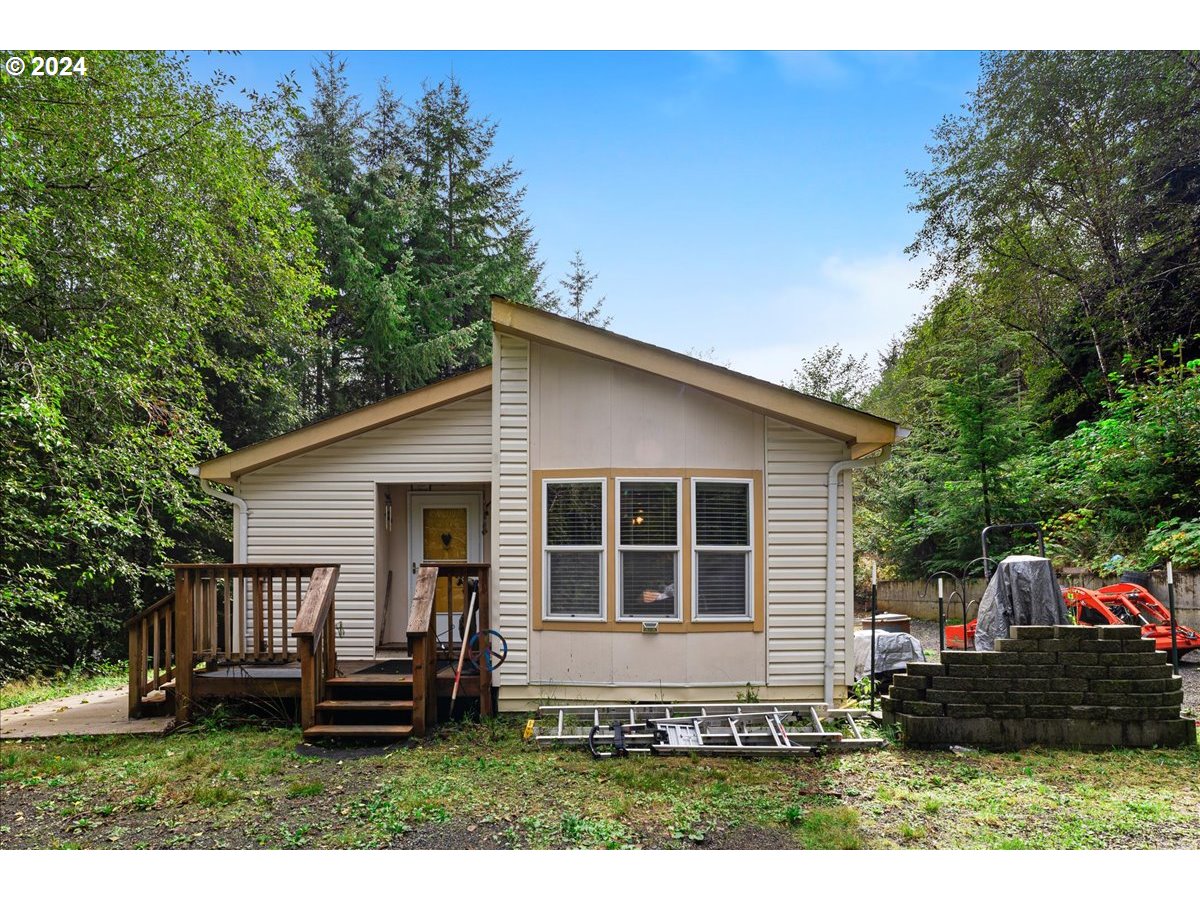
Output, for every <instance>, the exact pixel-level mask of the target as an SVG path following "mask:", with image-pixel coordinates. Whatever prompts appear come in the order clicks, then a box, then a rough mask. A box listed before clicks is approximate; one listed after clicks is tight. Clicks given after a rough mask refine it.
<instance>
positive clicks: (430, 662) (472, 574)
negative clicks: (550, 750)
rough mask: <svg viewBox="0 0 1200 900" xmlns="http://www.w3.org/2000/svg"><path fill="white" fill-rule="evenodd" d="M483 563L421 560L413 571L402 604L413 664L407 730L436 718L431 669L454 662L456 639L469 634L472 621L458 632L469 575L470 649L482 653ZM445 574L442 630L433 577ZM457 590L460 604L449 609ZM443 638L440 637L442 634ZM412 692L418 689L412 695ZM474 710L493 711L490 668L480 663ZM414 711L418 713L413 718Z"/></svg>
mask: <svg viewBox="0 0 1200 900" xmlns="http://www.w3.org/2000/svg"><path fill="white" fill-rule="evenodd" d="M488 573H489V567H488V564H487V563H448V562H437V563H433V562H426V563H424V564H423V565H422V566H421V568H420V569H419V570H418V573H417V586H416V590H415V591H414V592H413V599H412V602H411V604H410V605H409V609H408V652H409V655H410V656H411V657H412V661H413V663H412V665H413V731H414V732H416V733H417V734H421V733H423V729H425V728H432V727H433V726H434V725H435V724H437V671H438V669H439V667H440V666H442V665H444V664H445V663H447V662H448V663H450V664H451V665H457V663H458V658H459V655H460V650H461V649H462V642H463V641H464V640H470V638H471V634H472V632H473V629H474V626H473V625H471V626H468V627H467V628H466V629H465V630H464V633H463V634H462V635H459V628H460V625H461V621H462V618H463V617H464V616H465V615H466V611H467V608H468V607H469V606H470V596H471V592H470V589H469V587H468V585H469V583H470V581H471V580H477V581H478V585H479V590H478V593H477V594H476V596H475V611H476V614H477V615H478V617H479V619H478V622H479V625H478V631H479V638H478V640H477V641H476V647H475V648H474V649H476V651H477V652H478V655H479V658H480V659H481V660H483V659H486V658H487V656H486V651H487V649H488V635H487V630H488V629H489V628H490V627H491V625H490V624H489V623H490V617H491V603H490V601H489V592H488V587H489V582H490V578H489V574H488ZM441 579H445V580H446V592H445V597H446V609H445V615H446V619H447V622H448V624H449V627H448V633H447V634H445V635H443V634H440V633H439V632H438V628H437V620H438V615H439V614H440V613H441V612H442V611H441V610H439V609H438V608H437V601H436V598H437V582H438V581H439V580H441ZM456 589H457V590H461V591H462V596H463V601H462V610H461V611H455V609H454V593H455V591H456ZM443 637H444V638H445V640H442V638H443ZM418 692H421V694H420V698H421V699H418V696H419V695H418ZM479 711H480V713H481V714H482V715H485V716H490V715H492V714H494V713H495V704H493V702H492V673H491V671H490V670H489V669H488V668H487V666H486V665H480V666H479ZM418 715H420V716H421V720H420V724H418Z"/></svg>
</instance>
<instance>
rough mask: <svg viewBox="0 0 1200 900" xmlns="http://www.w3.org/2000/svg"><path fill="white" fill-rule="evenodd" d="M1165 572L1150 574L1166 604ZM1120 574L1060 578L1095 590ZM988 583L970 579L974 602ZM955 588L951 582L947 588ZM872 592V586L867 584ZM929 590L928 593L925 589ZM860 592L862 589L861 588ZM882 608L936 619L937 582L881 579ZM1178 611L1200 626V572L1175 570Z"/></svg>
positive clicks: (949, 611)
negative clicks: (1107, 576) (927, 584)
mask: <svg viewBox="0 0 1200 900" xmlns="http://www.w3.org/2000/svg"><path fill="white" fill-rule="evenodd" d="M1164 579H1165V576H1164V575H1163V574H1162V573H1161V572H1153V573H1151V576H1150V593H1152V594H1154V596H1155V597H1157V598H1158V599H1159V600H1161V601H1162V602H1163V604H1164V605H1165V604H1166V602H1167V583H1166V581H1165V580H1164ZM1117 580H1118V579H1117V578H1116V577H1113V578H1098V577H1096V576H1095V575H1084V576H1082V577H1073V578H1071V579H1069V580H1067V579H1060V580H1059V583H1060V584H1061V585H1062V586H1063V587H1067V586H1069V585H1076V586H1078V587H1085V588H1089V589H1091V590H1095V589H1096V588H1101V587H1104V585H1106V584H1116V583H1117ZM986 586H987V585H986V584H985V583H984V580H983V579H982V578H972V579H970V580H969V581H968V582H967V596H968V598H969V599H970V600H971V601H972V602H973V603H974V602H975V601H977V600H978V599H979V598H980V597H982V596H983V589H984V588H985V587H986ZM950 590H951V585H950V584H949V582H947V583H946V591H947V592H949V591H950ZM867 591H868V594H867V596H869V591H870V587H869V586H868V588H867ZM922 591H925V592H926V593H925V596H924V597H922V596H921V593H922ZM859 594H860V596H861V595H862V590H861V589H860V590H859ZM879 609H880V611H881V612H894V613H903V614H904V615H906V616H912V617H913V618H914V619H924V620H926V621H928V622H936V621H937V617H938V603H937V584H936V583H935V584H933V585H931V586H930V587H929V588H928V589H927V588H926V587H925V582H924V581H881V582H880V583H879ZM975 610H976V606H972V607H971V610H970V615H971V618H975ZM1175 613H1176V615H1178V616H1179V624H1180V625H1186V626H1188V627H1189V628H1197V629H1200V572H1176V573H1175ZM946 618H948V619H961V618H962V606H960V605H958V604H957V603H949V602H947V603H946Z"/></svg>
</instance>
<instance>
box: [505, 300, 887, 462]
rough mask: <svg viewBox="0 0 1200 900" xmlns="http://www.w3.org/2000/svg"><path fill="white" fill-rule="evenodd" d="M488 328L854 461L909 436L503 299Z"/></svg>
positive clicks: (846, 410) (866, 417) (860, 415)
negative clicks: (684, 391) (608, 365)
mask: <svg viewBox="0 0 1200 900" xmlns="http://www.w3.org/2000/svg"><path fill="white" fill-rule="evenodd" d="M492 327H493V328H494V329H495V330H496V331H499V332H501V333H504V334H511V335H515V336H517V337H523V338H526V339H528V340H532V341H537V342H538V343H541V344H550V345H552V346H555V347H561V348H563V349H566V350H571V351H574V352H577V353H586V354H587V355H589V356H594V357H597V358H599V359H604V360H608V361H610V362H615V363H620V364H621V365H624V366H629V367H630V368H633V369H639V370H641V371H643V372H649V373H651V374H653V375H659V376H661V377H663V378H670V379H671V380H673V381H679V382H682V383H683V384H687V385H690V386H692V387H694V388H697V389H698V390H702V391H705V392H706V393H709V394H712V395H714V396H716V397H720V398H721V399H723V400H728V401H730V402H733V403H737V404H739V405H741V406H745V407H748V408H750V409H753V410H755V411H756V412H760V413H762V414H764V415H767V416H770V417H772V418H774V419H779V420H781V421H784V422H787V423H789V424H792V425H797V426H799V427H801V428H806V429H808V430H810V431H815V432H817V433H819V434H823V435H826V436H828V437H831V438H836V439H837V440H840V441H845V442H846V443H847V444H849V445H850V453H851V456H852V457H853V458H855V459H857V458H859V457H861V456H865V455H866V454H868V453H871V452H873V451H875V450H878V449H879V448H880V447H884V446H886V445H888V444H893V443H895V442H896V441H898V440H902V439H903V438H904V437H905V436H906V435H907V433H908V432H907V431H905V430H904V429H902V428H900V427H899V426H898V425H897V424H896V423H895V422H892V421H890V420H888V419H884V418H881V417H879V416H873V415H871V414H870V413H865V412H862V411H861V410H857V409H852V408H850V407H848V406H841V405H840V404H837V403H831V402H830V401H828V400H822V399H820V398H819V397H813V396H810V395H808V394H801V393H799V392H798V391H793V390H791V389H789V388H785V387H782V386H780V385H778V384H773V383H772V382H769V381H763V380H762V379H759V378H754V377H752V376H750V375H743V374H741V373H740V372H734V371H733V370H731V369H727V368H725V367H723V366H717V365H713V364H712V363H708V362H704V361H703V360H699V359H696V358H695V357H691V356H686V355H685V354H682V353H676V352H675V351H673V350H666V349H664V348H662V347H656V346H655V345H653V344H647V343H645V342H643V341H637V340H634V339H633V338H628V337H623V336H622V335H619V334H614V333H613V332H611V331H605V330H604V329H603V328H597V327H595V326H593V325H585V324H583V323H582V322H577V321H575V320H574V319H570V318H566V317H564V316H557V315H554V314H553V313H548V312H544V311H542V310H539V309H534V308H533V307H530V306H522V305H519V304H516V303H511V302H509V301H508V300H505V299H504V298H503V297H497V296H493V297H492Z"/></svg>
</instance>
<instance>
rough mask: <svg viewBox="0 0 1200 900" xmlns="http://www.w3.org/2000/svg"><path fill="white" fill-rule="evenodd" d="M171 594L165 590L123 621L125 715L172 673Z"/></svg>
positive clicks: (137, 711) (132, 714)
mask: <svg viewBox="0 0 1200 900" xmlns="http://www.w3.org/2000/svg"><path fill="white" fill-rule="evenodd" d="M174 626H175V595H174V594H167V595H166V596H165V597H163V598H162V599H161V600H159V601H158V602H157V603H154V604H151V605H150V606H148V607H146V608H145V609H144V610H142V611H141V612H139V613H138V614H137V615H136V616H134V617H133V618H132V619H130V620H129V621H128V622H126V623H125V627H126V629H127V630H128V632H129V718H131V719H136V718H138V717H139V716H140V715H141V714H142V711H143V705H144V704H143V699H142V698H143V697H145V696H146V695H147V694H150V693H152V692H154V691H157V690H159V689H161V688H162V687H163V685H165V684H166V683H167V682H169V681H171V680H172V679H173V678H174V677H175V646H174V643H173V642H172V640H171V629H172V628H173V627H174Z"/></svg>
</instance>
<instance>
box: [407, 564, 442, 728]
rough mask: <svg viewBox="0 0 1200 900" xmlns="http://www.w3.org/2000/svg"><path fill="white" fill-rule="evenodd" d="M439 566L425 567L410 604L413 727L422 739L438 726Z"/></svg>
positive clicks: (419, 576) (418, 579)
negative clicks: (436, 605)
mask: <svg viewBox="0 0 1200 900" xmlns="http://www.w3.org/2000/svg"><path fill="white" fill-rule="evenodd" d="M437 576H438V570H437V567H436V566H421V568H420V569H419V570H418V571H417V586H416V588H415V590H414V591H413V596H412V600H411V601H410V602H409V604H408V655H409V656H410V657H412V699H413V711H412V727H413V734H415V735H416V736H417V737H422V736H423V735H424V734H425V733H426V732H427V731H428V730H429V729H430V728H432V727H433V726H434V725H436V724H437V668H438V663H437V614H436V610H435V609H434V598H435V596H436V592H437Z"/></svg>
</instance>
